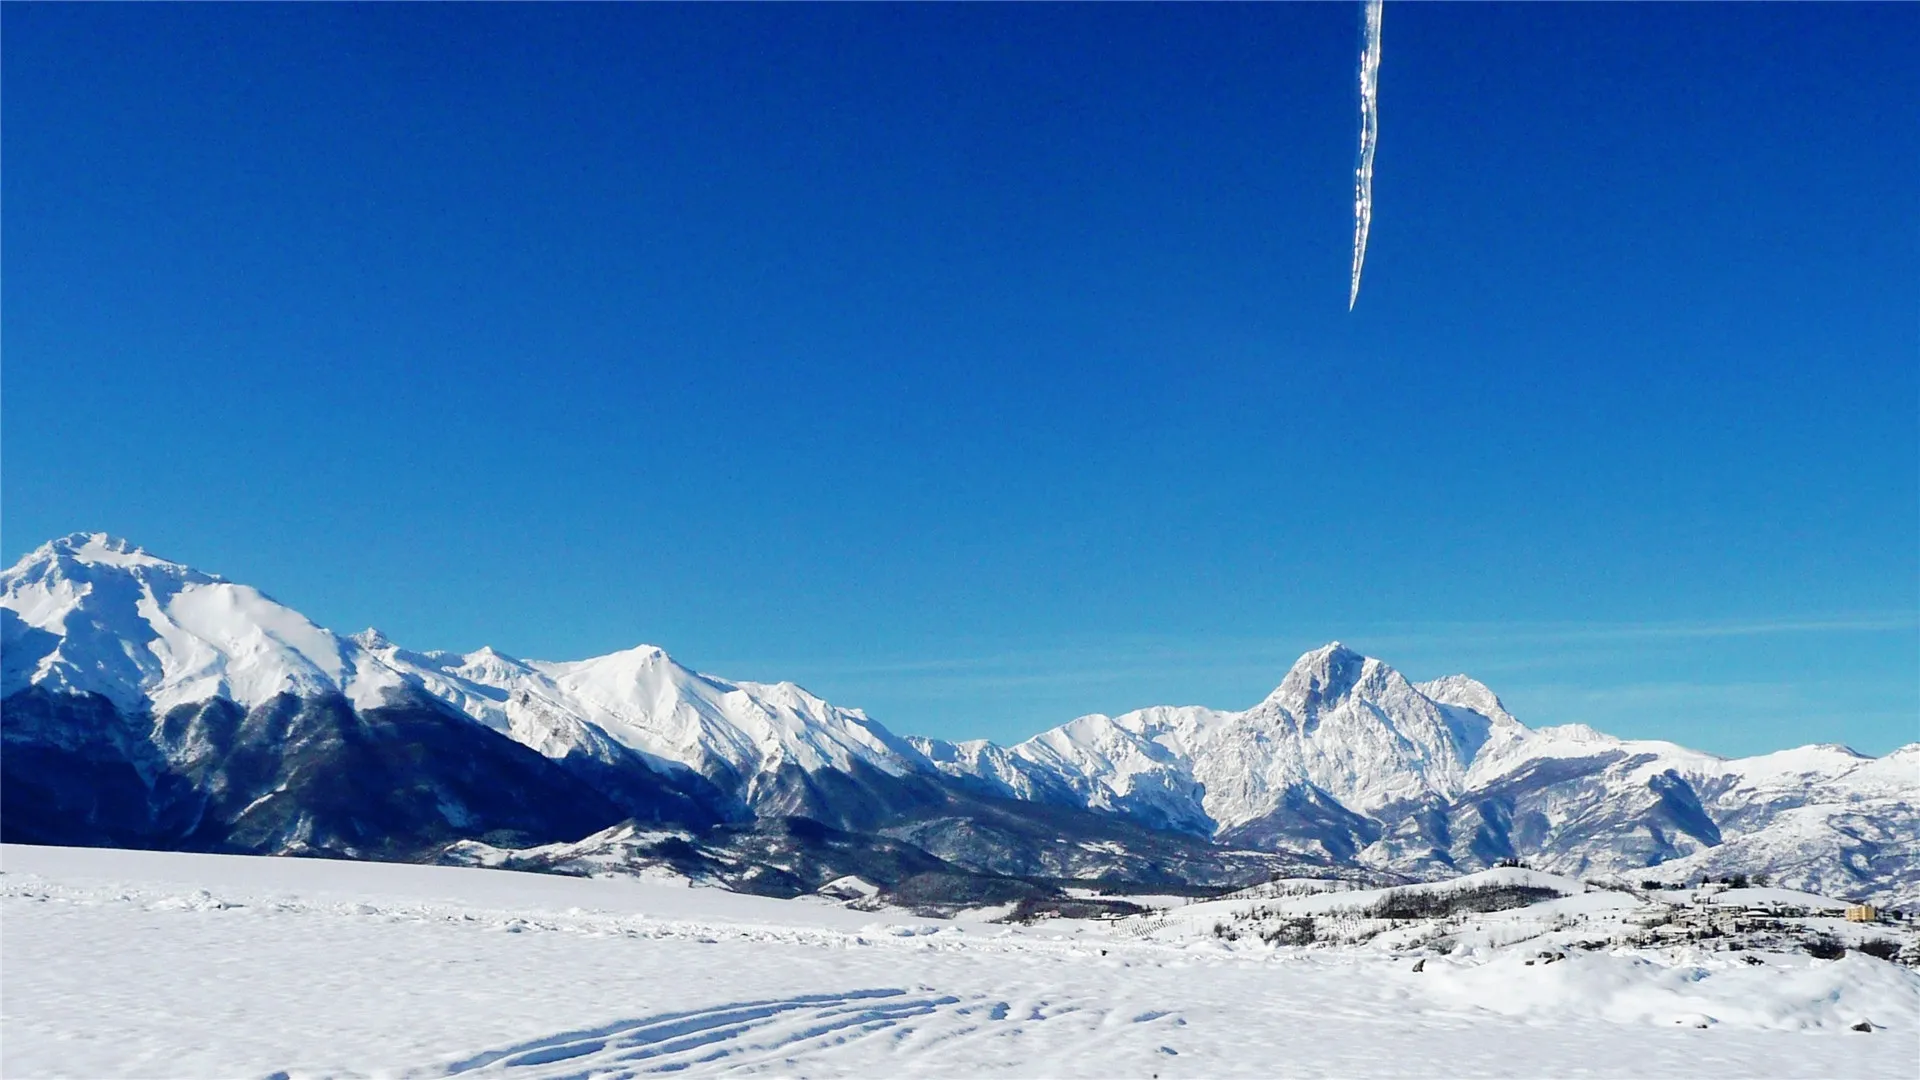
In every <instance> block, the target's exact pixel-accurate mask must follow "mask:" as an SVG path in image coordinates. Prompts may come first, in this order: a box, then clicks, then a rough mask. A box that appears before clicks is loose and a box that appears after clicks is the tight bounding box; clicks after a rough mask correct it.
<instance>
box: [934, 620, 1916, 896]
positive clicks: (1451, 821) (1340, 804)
mask: <svg viewBox="0 0 1920 1080" xmlns="http://www.w3.org/2000/svg"><path fill="white" fill-rule="evenodd" d="M917 745H918V746H919V748H920V749H921V751H922V752H923V753H924V754H926V755H927V757H928V759H929V760H931V761H933V762H934V763H935V765H936V767H938V768H940V769H942V770H944V771H947V772H948V773H950V774H952V775H955V776H962V777H967V778H969V779H971V780H973V781H974V782H976V783H980V784H984V785H988V786H990V787H992V788H993V789H995V790H998V791H1002V792H1005V793H1008V794H1012V795H1016V796H1018V797H1022V798H1037V799H1055V800H1057V799H1058V798H1059V797H1060V796H1059V794H1058V793H1060V792H1062V791H1067V792H1072V793H1073V794H1074V795H1075V796H1076V797H1078V798H1080V799H1081V800H1083V801H1084V803H1085V804H1086V805H1089V806H1094V807H1098V808H1101V809H1106V810H1111V811H1113V812H1116V813H1121V814H1125V815H1128V816H1131V817H1135V818H1136V819H1138V820H1141V821H1143V822H1149V823H1153V824H1156V825H1158V826H1160V827H1169V828H1185V829H1189V830H1192V831H1195V832H1199V833H1203V834H1205V835H1209V836H1212V837H1214V838H1216V839H1219V840H1222V841H1224V842H1230V843H1234V844H1236V845H1239V846H1248V847H1254V848H1259V849H1264V850H1287V849H1305V850H1312V849H1316V848H1317V849H1319V850H1324V851H1326V852H1328V853H1330V854H1333V855H1336V856H1339V857H1342V858H1351V859H1353V860H1355V861H1357V862H1359V863H1361V864H1362V865H1368V866H1373V867H1377V868H1382V869H1391V870H1397V871H1402V872H1409V873H1415V874H1419V873H1424V872H1441V871H1455V870H1458V869H1470V868H1474V867H1484V866H1488V865H1492V864H1494V863H1496V862H1498V861H1500V860H1504V859H1513V858H1524V859H1526V860H1527V861H1528V862H1530V863H1531V864H1534V865H1537V866H1540V867H1542V868H1544V869H1551V870H1554V871H1557V872H1563V873H1573V874H1593V873H1607V874H1622V873H1629V872H1633V871H1637V870H1640V869H1642V868H1646V867H1649V866H1655V865H1658V864H1667V866H1666V871H1667V873H1668V874H1669V875H1672V874H1679V875H1680V876H1682V877H1684V874H1685V872H1686V870H1684V869H1682V868H1690V869H1691V870H1693V872H1695V873H1700V872H1707V871H1712V872H1715V873H1731V872H1745V873H1773V874H1775V875H1776V876H1779V877H1781V878H1782V880H1790V881H1792V882H1796V883H1798V884H1797V885H1796V887H1815V886H1818V887H1824V888H1827V889H1829V890H1830V891H1842V892H1844V891H1847V890H1848V889H1851V890H1852V891H1853V892H1856V893H1862V894H1871V895H1878V896H1883V897H1885V896H1893V895H1898V896H1901V897H1903V898H1920V872H1917V870H1920V868H1916V865H1915V864H1916V862H1917V861H1920V860H1917V859H1916V856H1915V854H1914V851H1915V844H1916V841H1920V820H1917V819H1920V813H1917V812H1916V809H1915V807H1916V798H1917V797H1920V744H1915V745H1911V746H1908V747H1905V748H1903V749H1901V750H1899V751H1896V752H1895V753H1893V754H1891V755H1888V756H1887V757H1885V758H1879V759H1876V758H1870V757H1866V756H1864V755H1861V754H1858V753H1855V752H1854V751H1852V750H1849V749H1847V748H1845V747H1841V746H1833V745H1821V746H1806V747H1800V748H1798V749H1795V750H1786V751H1781V752H1778V753H1773V754H1766V755H1762V756H1759V757H1752V758H1740V759H1726V758H1721V757H1718V756H1715V755H1712V754H1706V753H1702V752H1699V751H1694V750H1688V749H1686V748H1684V747H1681V746H1676V745H1674V744H1672V743H1667V742H1657V741H1647V740H1623V739H1617V738H1614V737H1612V736H1610V735H1605V734H1602V733H1600V732H1597V731H1594V730H1592V729H1591V728H1587V727H1584V726H1582V725H1577V724H1574V725H1565V726H1560V727H1548V728H1540V729H1529V728H1527V727H1526V726H1525V725H1523V724H1521V723H1520V722H1519V721H1518V720H1517V719H1515V718H1514V717H1513V715H1512V714H1511V713H1509V712H1508V711H1507V709H1506V707H1505V706H1504V705H1502V704H1501V702H1500V699H1499V698H1498V697H1497V696H1496V695H1495V694H1494V693H1493V692H1492V691H1491V690H1490V689H1488V688H1487V687H1486V686H1485V685H1483V684H1481V683H1479V682H1476V681H1475V680H1473V679H1470V678H1468V677H1466V676H1464V675H1454V676H1448V677H1446V678H1443V679H1437V680H1434V681H1432V682H1426V683H1418V684H1415V683H1410V682H1408V681H1407V680H1406V679H1405V678H1404V677H1402V676H1401V675H1400V674H1399V673H1398V672H1396V671H1394V670H1393V669H1392V668H1391V667H1388V666H1387V665H1386V664H1384V663H1382V662H1380V661H1378V660H1375V659H1372V658H1369V657H1364V656H1361V655H1359V654H1358V653H1355V652H1353V651H1352V650H1350V649H1347V648H1346V647H1344V646H1342V645H1341V644H1339V643H1338V642H1335V643H1332V644H1330V645H1327V646H1325V647H1323V648H1320V649H1316V650H1314V651H1312V652H1309V653H1307V654H1306V655H1305V656H1303V657H1301V658H1300V660H1299V661H1298V662H1297V663H1296V664H1295V665H1294V667H1293V669H1292V670H1291V671H1289V672H1288V673H1287V676H1286V678H1285V679H1284V680H1282V682H1281V684H1280V686H1279V688H1278V689H1276V690H1275V691H1274V692H1273V693H1272V694H1271V695H1269V696H1268V697H1267V698H1266V700H1264V701H1262V702H1260V703H1259V704H1258V705H1255V706H1254V707H1253V708H1251V709H1249V710H1247V711H1245V712H1239V713H1230V712H1219V711H1215V710H1209V709H1198V708H1167V707H1159V708H1153V709H1144V710H1141V711H1138V712H1132V713H1127V714H1124V715H1122V716H1118V717H1107V716H1098V715H1095V716H1084V717H1081V718H1079V719H1077V720H1074V721H1071V722H1069V723H1067V724H1065V725H1062V726H1061V727H1058V728H1055V729H1053V730H1052V731H1048V732H1045V733H1042V734H1040V735H1037V736H1035V737H1034V738H1032V739H1029V740H1027V741H1026V742H1023V743H1019V744H1017V745H1015V746H1012V747H1007V748H1002V747H997V746H994V745H992V744H989V743H964V744H948V743H940V742H935V741H931V740H919V741H918V743H917ZM1655 876H1658V875H1655Z"/></svg>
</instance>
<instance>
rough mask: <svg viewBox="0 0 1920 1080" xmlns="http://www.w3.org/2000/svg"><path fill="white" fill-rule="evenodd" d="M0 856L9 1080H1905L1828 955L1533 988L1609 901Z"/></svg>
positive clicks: (1600, 918) (1906, 1038)
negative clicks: (956, 913)
mask: <svg viewBox="0 0 1920 1080" xmlns="http://www.w3.org/2000/svg"><path fill="white" fill-rule="evenodd" d="M3 855H4V857H3V858H0V871H4V874H3V876H0V1072H4V1074H5V1075H6V1076H7V1077H12V1078H22V1077H36V1076H83V1077H109V1076H143V1077H159V1076H166V1077H182V1076H186V1077H198V1076H245V1077H267V1076H284V1077H317V1076H406V1077H439V1076H455V1075H460V1076H464V1075H468V1074H472V1075H475V1076H502V1077H520V1078H526V1080H533V1078H541V1077H561V1076H568V1077H572V1076H581V1077H587V1076H592V1077H626V1076H639V1075H642V1074H646V1073H653V1072H678V1073H679V1074H681V1075H688V1076H700V1075H712V1074H720V1073H756V1074H768V1075H799V1076H902V1075H918V1076H972V1075H996V1076H1013V1077H1041V1076H1047V1077H1052V1076H1099V1077H1110V1076H1140V1077H1153V1076H1159V1077H1168V1078H1171V1077H1181V1076H1195V1077H1210V1076H1222V1075H1262V1076H1272V1075H1336V1076H1385V1075H1394V1076H1400V1075H1405V1076H1435V1075H1451V1076H1479V1075H1501V1076H1526V1077H1537V1076H1648V1075H1666V1076H1689V1077H1692V1076H1846V1077H1864V1076H1899V1077H1911V1076H1913V1075H1914V1070H1915V1061H1916V1055H1917V1054H1920V976H1916V975H1915V974H1914V972H1912V971H1911V970H1909V969H1906V968H1903V967H1900V966H1898V965H1895V964H1891V963H1887V962H1884V961H1881V960H1876V959H1873V958H1871V957H1867V956H1863V955H1861V954H1859V953H1857V952H1849V953H1847V954H1846V955H1845V956H1844V957H1842V958H1840V959H1837V960H1816V959H1813V958H1812V957H1810V956H1807V955H1805V954H1804V953H1790V952H1777V953H1760V954H1755V953H1753V952H1746V953H1729V952H1717V953H1716V952H1707V951H1703V950H1700V949H1697V948H1695V947H1692V946H1687V945H1677V946H1670V947H1663V948H1651V947H1648V948H1627V947H1618V948H1592V949H1580V948H1577V947H1568V948H1566V949H1565V950H1564V952H1560V953H1551V950H1549V953H1550V954H1551V955H1553V959H1552V960H1551V961H1550V962H1549V961H1547V960H1545V959H1542V950H1541V949H1540V948H1539V946H1540V944H1541V943H1542V942H1547V943H1548V945H1549V946H1551V945H1553V944H1554V943H1555V942H1557V941H1559V940H1561V939H1562V938H1565V937H1567V936H1568V935H1577V934H1578V933H1579V932H1581V931H1579V930H1578V929H1577V927H1578V926H1580V925H1589V926H1591V925H1597V923H1598V922H1604V920H1605V919H1606V918H1608V917H1609V915H1608V912H1609V910H1610V905H1611V906H1614V907H1618V906H1620V905H1624V904H1627V903H1629V901H1628V900H1625V899H1621V898H1620V897H1619V896H1618V894H1612V893H1599V892H1587V893H1584V894H1582V895H1572V896H1566V897H1562V898H1560V899H1558V900H1554V901H1550V902H1549V903H1548V904H1546V905H1535V906H1534V907H1529V908H1525V909H1522V910H1521V911H1517V912H1516V911H1505V912H1495V913H1491V914H1488V915H1486V916H1483V917H1475V919H1476V920H1477V921H1473V922H1471V923H1470V924H1469V925H1466V926H1464V927H1461V928H1459V932H1458V933H1457V934H1456V935H1455V936H1456V938H1457V941H1456V943H1455V944H1453V945H1452V947H1451V951H1450V952H1448V953H1447V954H1445V955H1439V954H1435V953H1433V952H1432V951H1431V950H1427V951H1426V952H1424V953H1420V955H1422V956H1424V959H1423V961H1422V962H1421V966H1422V968H1423V970H1420V971H1415V970H1414V965H1415V959H1414V957H1415V955H1416V952H1419V949H1418V945H1417V943H1415V942H1411V941H1404V940H1401V941H1396V940H1393V936H1392V935H1379V936H1376V937H1375V938H1374V939H1373V940H1371V941H1369V942H1367V943H1366V944H1364V945H1356V946H1352V947H1326V946H1320V947H1308V948H1299V947H1292V946H1284V945H1283V946H1278V947H1276V946H1272V945H1267V944H1262V943H1261V942H1260V941H1258V940H1257V939H1256V938H1254V937H1252V936H1248V937H1243V938H1240V939H1239V940H1232V941H1229V940H1223V937H1222V936H1221V935H1220V934H1219V933H1218V931H1217V930H1216V929H1215V927H1217V926H1220V925H1223V924H1231V923H1233V921H1234V915H1235V913H1236V912H1240V911H1248V910H1251V909H1250V907H1249V903H1250V902H1249V901H1212V902H1208V903H1205V904H1191V905H1185V906H1181V907H1176V908H1174V909H1172V910H1171V911H1168V912H1164V913H1157V914H1154V915H1149V916H1145V917H1139V918H1135V919H1129V920H1122V921H1118V922H1081V921H1073V920H1055V921H1051V922H1047V923H1043V924H1041V925H1039V926H1034V927H1009V926H1003V925H998V924H994V923H990V922H986V921H969V920H965V919H962V920H956V921H952V922H942V921H931V920H924V919H917V918H914V917H913V916H911V915H908V914H906V913H902V912H892V911H879V912H873V911H856V910H851V909H849V908H847V907H843V906H839V905H836V904H834V903H831V902H829V901H826V900H823V899H802V900H784V901H783V900H769V899H763V898H757V897H751V896H743V895H737V894H732V893H726V892H721V891H718V890H712V889H691V888H687V887H685V886H684V885H677V884H673V883H663V882H656V881H639V880H633V879H573V878H564V877H553V876H542V875H533V874H517V873H510V872H504V871H491V870H476V869H463V868H452V867H425V866H408V865H389V864H375V863H349V862H322V861H314V860H298V859H275V858H251V857H231V856H210V855H189V854H169V853H152V852H130V851H113V850H81V849H68V848H35V847H13V846H9V847H6V848H5V849H4V853H3ZM1496 873H1497V872H1496ZM1520 873H1522V874H1524V873H1525V872H1520ZM1560 880H1563V881H1564V880H1565V879H1560ZM1283 899H1285V898H1283ZM1285 902H1286V903H1290V904H1295V905H1297V906H1299V907H1300V908H1301V909H1302V910H1307V909H1312V908H1314V907H1316V906H1318V907H1322V908H1324V907H1327V906H1328V905H1330V904H1333V903H1335V901H1334V900H1332V899H1330V898H1328V897H1326V896H1305V897H1301V898H1297V899H1285ZM1168 903H1178V902H1177V901H1168ZM1236 904H1237V905H1238V907H1236V906H1235V905H1236ZM1555 905H1557V907H1556V906H1555ZM1548 907H1552V908H1553V910H1552V912H1551V913H1550V914H1549V913H1546V912H1542V911H1540V910H1539V909H1541V908H1548ZM992 914H993V913H990V912H985V913H982V915H983V918H984V917H990V916H991V915H992ZM1529 920H1530V921H1529ZM1248 925H1252V924H1251V923H1248ZM1569 927H1576V929H1568V928H1569ZM1555 928H1559V929H1555ZM1555 934H1558V935H1559V937H1555ZM1756 960H1757V961H1758V962H1755V961H1756ZM1530 961H1531V962H1530ZM1862 1021H1865V1022H1867V1023H1869V1024H1871V1025H1872V1026H1873V1030H1871V1031H1868V1032H1860V1031H1855V1030H1852V1028H1853V1026H1854V1025H1856V1024H1859V1023H1861V1022H1862Z"/></svg>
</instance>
